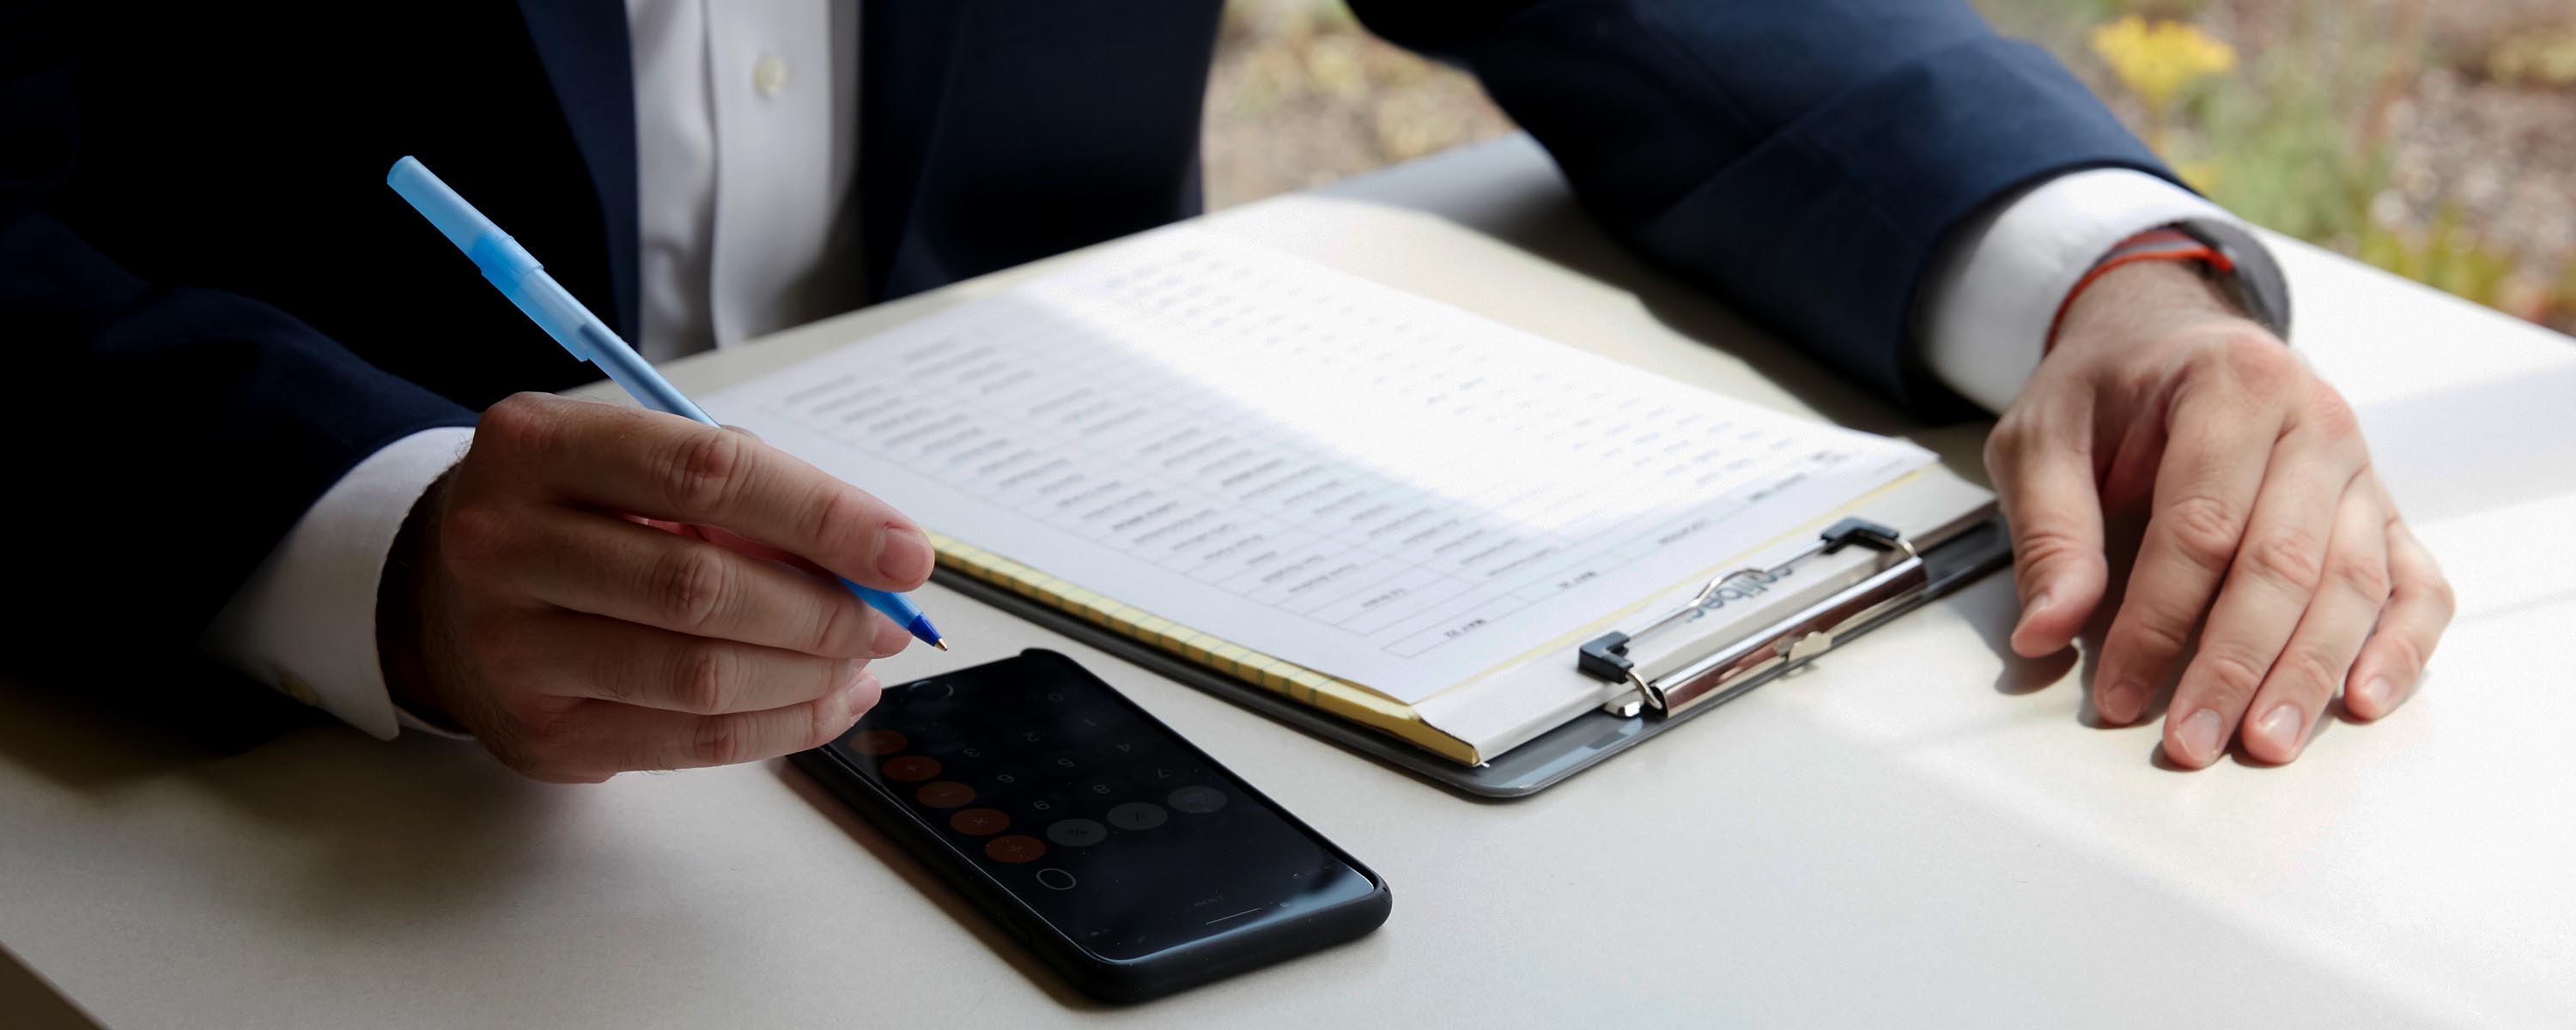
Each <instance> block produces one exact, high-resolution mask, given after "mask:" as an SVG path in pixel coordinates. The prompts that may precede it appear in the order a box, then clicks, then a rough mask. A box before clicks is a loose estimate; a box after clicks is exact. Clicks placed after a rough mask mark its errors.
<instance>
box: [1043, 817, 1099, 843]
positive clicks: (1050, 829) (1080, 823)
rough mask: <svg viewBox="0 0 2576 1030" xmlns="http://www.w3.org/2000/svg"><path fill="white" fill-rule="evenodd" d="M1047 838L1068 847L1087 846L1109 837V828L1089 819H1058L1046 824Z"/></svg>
mask: <svg viewBox="0 0 2576 1030" xmlns="http://www.w3.org/2000/svg"><path fill="white" fill-rule="evenodd" d="M1046 835H1047V839H1048V840H1051V841H1054V842H1056V843H1058V844H1062V845H1064V846H1065V847H1068V848H1087V847H1090V846H1092V845H1094V844H1098V843H1100V842H1101V841H1104V840H1108V839H1109V828H1108V827H1106V826H1102V825H1100V824H1099V823H1098V822H1095V821H1093V820H1090V819H1058V820H1056V821H1055V822H1053V823H1050V824H1048V825H1047V828H1046Z"/></svg>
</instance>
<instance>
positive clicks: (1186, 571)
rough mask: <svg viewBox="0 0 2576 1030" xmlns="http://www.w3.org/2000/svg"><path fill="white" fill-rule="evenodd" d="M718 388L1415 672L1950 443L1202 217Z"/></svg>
mask: <svg viewBox="0 0 2576 1030" xmlns="http://www.w3.org/2000/svg"><path fill="white" fill-rule="evenodd" d="M707 400H708V404H707V407H708V408H709V409H710V410H712V411H714V412H715V413H716V415H717V416H718V418H720V419H721V420H724V421H728V422H733V423H737V424H740V425H743V426H746V427H749V428H751V429H753V430H754V431H756V432H758V433H760V434H761V435H762V436H763V437H764V438H766V439H767V440H769V441H770V442H772V443H774V444H777V445H779V446H782V447H785V448H787V449H788V450H790V451H792V452H795V453H797V454H799V455H801V456H803V457H805V458H806V459H807V460H810V461H813V462H815V463H816V464H818V465H820V466H821V467H823V468H825V469H827V470H829V471H831V472H832V473H834V474H835V475H838V476H841V477H842V478H844V479H846V480H848V481H850V482H852V483H855V484H858V485H859V486H861V487H863V488H865V489H867V490H869V491H871V492H873V493H875V494H876V495H878V496H879V497H882V498H884V499H886V500H887V501H889V502H891V503H893V504H894V505H896V506H897V507H899V508H901V509H903V511H904V512H905V513H906V514H907V515H910V516H911V517H912V518H914V519H915V520H918V521H919V522H921V523H922V524H923V525H926V526H930V527H933V528H935V529H938V530H940V531H941V532H943V533H946V534H948V535H950V536H953V537H956V538H958V539H961V540H965V541H967V542H970V543H973V544H975V545H977V546H981V547H984V548H987V549H990V550H992V551H994V552H997V553H1000V554H1002V555H1006V556H1008V557H1010V558H1013V559H1015V560H1018V561H1020V562H1023V563H1026V564H1028V565H1031V566H1034V567H1036V568H1038V569H1040V570H1043V571H1045V572H1048V573H1051V574H1053V575H1056V576H1059V577H1062V578H1064V579H1066V580H1069V581H1072V582H1074V583H1078V584H1081V585H1082V586H1085V587H1088V588H1090V589H1092V590H1095V591H1098V592H1100V593H1102V594H1105V595H1107V596H1109V597H1112V598H1115V599H1116V600H1118V601H1121V602H1124V603H1126V604H1130V605H1133V606H1135V607H1137V608H1140V609H1143V610H1145V611H1148V612H1151V613H1154V614H1156V615H1160V616H1163V617H1164V618H1167V619H1171V620H1173V621H1175V622H1178V623H1180V624H1182V625H1184V626H1188V627H1190V628H1192V629H1196V630H1199V631H1202V632H1205V633H1210V634H1214V635H1215V636H1217V637H1219V638H1221V639H1224V640H1228V641H1231V642H1233V643H1236V644H1239V645H1242V646H1244V647H1247V648H1250V649H1252V650H1254V651H1258V652H1261V653H1264V654H1268V655H1271V656H1273V657H1276V658H1279V659H1282V660H1285V661H1289V662H1293V663H1296V664H1298V665H1303V666H1306V667H1308V668H1311V669H1315V670H1317V671H1320V672H1324V673H1327V674H1329V675H1333V676H1337V677H1340V678H1343V679H1346V680H1350V681H1352V682H1355V683H1359V684H1362V685H1365V686H1367V687H1369V688H1370V689H1373V690H1376V691H1379V692H1381V693H1384V694H1386V695H1388V696H1390V697H1393V698H1396V699H1397V700H1400V701H1405V702H1412V701H1415V700H1419V699H1421V698H1424V697H1428V696H1430V695H1431V694H1433V693H1436V692H1438V691H1439V690H1441V689H1443V688H1445V687H1447V686H1450V685H1452V684H1455V683H1457V682H1459V681H1461V680H1463V679H1466V678H1467V677H1469V676H1472V675H1474V674H1477V673H1480V672H1483V671H1486V670H1489V669H1492V668H1494V667H1495V666H1497V665H1499V664H1501V663H1502V662H1504V661H1506V660H1508V659H1510V658H1511V657H1513V656H1515V655H1517V654H1519V653H1521V652H1523V651H1526V650H1528V649H1529V648H1531V647H1532V646H1535V645H1536V644H1538V643H1540V642H1543V641H1546V640H1549V639H1552V638H1554V637H1556V636H1558V635H1561V634H1563V633H1566V632H1568V631H1570V630H1572V629H1574V628H1576V627H1579V626H1581V625H1583V624H1584V623H1586V622H1589V621H1592V620H1593V619H1596V618H1599V617H1600V616H1602V615H1603V614H1604V613H1607V612H1608V611H1610V610H1611V609H1614V608H1617V607H1619V606H1621V605H1624V604H1629V603H1633V602H1635V601H1637V600H1638V599H1640V598H1642V597H1644V596H1645V595H1646V594H1647V593H1648V592H1651V591H1654V590H1656V589H1657V588H1660V587H1664V586H1667V585H1669V584H1670V583H1672V582H1673V581H1674V580H1675V579H1676V578H1678V577H1681V576H1687V575H1689V574H1691V573H1692V572H1693V571H1695V570H1699V569H1703V568H1706V567H1708V566H1710V565H1713V564H1716V563H1717V562H1720V561H1722V560H1725V559H1727V558H1728V557H1730V556H1732V555H1736V554H1739V553H1741V552H1743V551H1745V550H1746V549H1748V548H1750V547H1753V546H1755V545H1757V544H1759V543H1761V542H1762V541H1764V540H1766V539H1768V538H1770V537H1773V536H1776V535H1778V534H1779V533H1782V532H1784V531H1786V530H1788V529H1789V528H1792V527H1794V526H1796V525H1798V524H1799V523H1802V522H1805V521H1807V520H1810V519H1813V518H1816V517H1818V516H1820V515H1822V514H1824V513H1825V512H1827V511H1828V510H1830V509H1831V508H1834V507H1836V506H1838V505H1840V504H1843V503H1846V502H1848V501H1850V500H1851V499H1853V498H1855V497H1857V496H1859V495H1860V494H1862V493H1865V492H1867V491H1869V490H1871V489H1874V488H1876V487H1878V486H1880V485H1882V484H1885V483H1887V482H1888V481H1890V480H1892V479H1894V478H1896V477H1897V476H1900V475H1902V474H1904V473H1906V472H1908V471H1911V470H1913V469H1915V468H1917V467H1920V466H1922V465H1924V464H1927V463H1929V462H1930V461H1931V460H1932V455H1931V454H1930V453H1929V452H1927V451H1924V450H1922V449H1920V448H1917V447H1915V446H1913V445H1911V444H1907V443H1904V442H1902V441H1896V440H1889V439H1885V438H1881V437H1875V436H1870V435H1866V434H1862V433H1854V432H1850V431H1847V430H1843V429H1839V428H1835V427H1831V426H1826V425H1821V424H1817V423H1813V422H1809V421H1806V420H1803V419H1796V418H1791V417H1788V416H1784V415H1780V414H1778V413H1775V412H1771V411H1769V410H1767V409H1763V408H1760V407H1758V406H1755V405H1751V404H1747V403H1744V402H1741V401H1735V400H1731V399H1728V398H1725V397H1721V396H1718V395H1716V394H1712V393H1709V392H1707V391H1705V390H1701V389H1697V388H1694V387H1690V386H1686V385H1683V384H1680V383H1676V382H1673V381H1671V380H1668V379H1664V378H1662V377H1659V376H1655V375H1652V374H1649V373H1646V372H1641V371H1638V370H1636V369H1633V368H1629V367H1627V366H1624V365H1620V364H1617V363H1615V362H1611V361H1609V360H1607V359H1603V358H1599V357H1596V356H1593V355H1590V354H1587V353H1584V352H1582V351H1578V350H1575V349H1573V348H1570V347H1565V346H1562V345H1559V344H1555V343H1551V342H1549V341H1546V340H1543V339H1540V338H1537V337H1534V336H1531V335H1529V334H1527V333H1523V332H1521V331H1519V330H1515V329H1512V328H1510V327H1507V326H1503V325H1500V324H1498V323H1495V322H1492V321H1489V320H1487V319H1484V318H1481V317H1478V316H1475V315H1472V314H1469V313H1467V312H1464V311H1460V310H1458V309H1456V308H1452V307H1449V306H1447V305H1443V304H1440V303H1437V302H1434V301H1430V300H1427V299H1424V298H1421V297H1417V296H1413V295H1410V294H1406V293H1403V292H1400V291H1397V290H1393V289H1389V288H1387V287H1383V286H1379V285H1376V284H1374V283H1370V282H1368V281H1366V280H1362V279H1359V278H1356V277H1353V276H1350V275H1347V274H1344V273H1341V272H1337V271H1334V270H1332V269H1329V268H1325V267H1323V266H1320V265H1317V264H1314V263H1312V262H1308V261H1305V260H1303V259H1299V258H1295V257H1292V256H1289V255H1286V254H1282V253H1278V252H1276V251H1271V250H1268V249H1265V248H1261V247H1257V246H1255V245H1252V244H1248V243H1242V242H1238V241H1234V240H1230V239H1227V238H1224V237H1220V236H1216V235H1214V234H1211V233H1208V232H1205V231H1204V230H1198V229H1194V228H1188V227H1181V228H1175V229H1168V230H1163V231H1160V232H1156V233H1152V234H1149V235H1146V236H1143V237H1139V238H1137V239H1134V240H1131V241H1129V242H1127V243H1124V244H1121V245H1119V246H1118V247H1115V248H1112V249H1111V250H1109V251H1108V252H1106V253H1104V254H1102V255H1100V256H1099V257H1097V258H1094V259H1091V260H1088V261H1085V262H1083V263H1081V264H1078V265H1076V266H1074V267H1072V268H1070V269H1067V270H1065V271H1062V272H1058V273H1055V274H1051V275H1048V276H1044V277H1041V278H1037V279H1033V280H1030V281H1028V282H1025V283H1023V284H1021V285H1018V286H1015V287H1013V288H1011V289H1009V290H1006V291H1004V292H1002V293H999V294H996V295H994V296H991V297H987V298H982V299H979V300H974V301H970V302H967V303H964V304H960V305H958V306H956V307H952V308H949V309H947V310H945V311H941V312H938V313H936V314H932V315H929V316H927V317H924V318H922V319H919V320H917V321H914V322H912V323H909V324H906V325H904V326H901V327H898V328H896V329H894V330H891V331H888V332H885V333H881V334H879V335H876V336H873V337H869V338H867V339H864V340H859V341H856V342H853V343H852V344H850V345H848V346H845V347H842V348H839V349H837V350H834V351H832V352H831V353H829V354H826V355H824V356H822V357H819V358H816V359H814V360H811V361H808V362H805V363H802V364H799V365H797V366H794V367H791V368H788V369H785V370H782V371H779V372H777V373H774V374H771V375H768V376H764V377H762V378H760V379H757V380H754V381H752V382H749V383H745V384H742V385H740V386H737V387H735V388H733V389H730V390H726V391H723V392H721V393H719V394H716V395H714V396H712V397H709V398H708V399H707Z"/></svg>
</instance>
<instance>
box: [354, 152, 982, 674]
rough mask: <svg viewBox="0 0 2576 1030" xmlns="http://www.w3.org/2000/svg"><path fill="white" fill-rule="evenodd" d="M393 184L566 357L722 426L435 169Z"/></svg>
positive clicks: (914, 630) (663, 404)
mask: <svg viewBox="0 0 2576 1030" xmlns="http://www.w3.org/2000/svg"><path fill="white" fill-rule="evenodd" d="M385 184H386V185H388V186H391V187H393V188H394V192H396V193H400V194H402V198H403V199H404V200H408V201H410V202H411V206H412V208H413V210H416V211H419V212H420V215H421V217H423V218H426V219H429V224H431V225H435V226H437V227H438V231H439V232H441V233H445V234H446V235H447V242H449V243H453V244H455V245H456V249H458V250H462V251H464V252H465V256H466V257H468V258H471V259H473V261H474V267H476V268H480V269H482V270H483V278H485V279H487V280H490V281H491V283H492V285H493V286H495V287H498V288H499V289H500V291H501V295H502V296H505V297H508V298H510V303H513V304H516V305H518V306H519V310H521V311H524V312H526V313H527V315H528V317H529V318H530V319H533V320H535V322H536V323H537V325H538V326H539V327H541V328H543V329H544V330H545V331H546V333H547V334H548V335H551V336H553V337H554V338H555V342H556V343H560V344H562V345H563V349H565V350H568V351H571V352H572V356H573V357H575V358H579V359H581V360H583V361H587V362H590V363H592V364H594V365H597V366H599V368H600V370H601V371H603V372H606V373H608V378H610V379H614V380H616V381H617V385H619V386H622V387H625V388H626V392H627V393H630V394H633V395H634V397H635V399H636V401H638V402H640V403H642V404H643V405H644V406H645V407H648V408H651V409H653V410H655V411H661V412H667V413H669V414H673V415H678V416H680V417H682V418H686V419H692V420H695V421H698V422H703V423H706V424H707V425H711V426H712V425H716V424H717V423H716V420H714V419H711V418H708V417H707V413H706V412H704V411H700V410H698V406H697V405H696V404H695V403H692V402H691V401H690V400H689V398H688V396H687V395H685V394H682V393H681V392H680V389H679V388H678V387H676V386H672V385H671V381H670V380H667V379H664V378H662V373H660V372H656V371H654V370H653V364H652V363H651V362H649V361H646V360H644V356H643V355H641V354H637V353H635V349H634V348H632V347H629V346H627V345H626V341H624V340H621V339H618V338H617V334H616V333H612V332H609V331H608V326H607V325H605V324H603V323H602V322H600V320H599V316H597V315H593V314H591V313H590V309H589V308H586V307H583V306H582V304H581V302H580V301H577V300H574V299H573V296H572V294H571V293H570V292H568V291H566V290H565V289H564V288H563V287H562V286H560V285H557V284H556V283H555V280H554V277H553V276H550V275H547V274H546V273H545V270H544V269H543V268H542V267H540V266H539V265H538V264H537V259H536V258H533V257H530V256H528V252H527V250H526V249H525V248H522V247H520V246H519V241H517V240H513V239H511V238H510V234H508V233H505V232H502V231H501V227H500V226H497V225H493V224H492V220H491V219H489V218H485V217H483V213H482V212H480V211H477V210H474V205H472V204H468V203H466V202H465V198H463V197H460V196H457V195H456V191H455V190H452V189H449V188H447V184H446V183H444V182H440V181H439V180H438V176H435V175H432V174H430V172H429V168H428V167H427V166H425V165H422V164H421V163H420V161H419V159H417V158H411V157H405V158H403V159H402V160H400V161H396V162H394V167H393V170H392V171H390V172H387V173H385ZM841 585H842V586H845V587H848V588H850V592H851V593H854V594H857V595H859V600H862V601H865V602H867V604H868V607H870V608H874V609H876V610H878V611H881V612H884V613H885V615H886V617H887V618H889V619H893V620H894V621H895V624H896V625H899V626H902V627H903V628H904V630H905V631H906V632H909V633H911V634H912V635H913V636H915V637H918V638H920V639H921V641H922V642H924V643H927V644H929V645H930V646H932V647H936V648H938V649H940V650H942V651H945V650H948V642H947V641H945V640H942V639H940V636H939V630H938V629H937V628H935V627H933V626H931V624H930V617H929V616H926V615H923V614H921V609H919V608H917V607H914V606H913V603H912V599H911V598H909V597H906V596H904V595H902V594H898V593H893V592H890V591H885V590H878V589H875V588H872V587H863V586H860V585H858V584H856V583H852V582H850V581H849V580H847V579H844V580H842V581H841Z"/></svg>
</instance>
